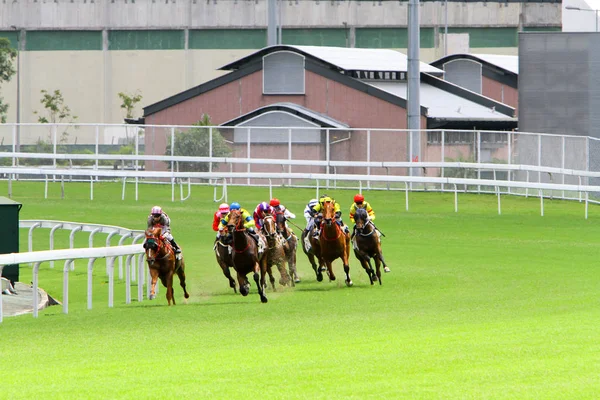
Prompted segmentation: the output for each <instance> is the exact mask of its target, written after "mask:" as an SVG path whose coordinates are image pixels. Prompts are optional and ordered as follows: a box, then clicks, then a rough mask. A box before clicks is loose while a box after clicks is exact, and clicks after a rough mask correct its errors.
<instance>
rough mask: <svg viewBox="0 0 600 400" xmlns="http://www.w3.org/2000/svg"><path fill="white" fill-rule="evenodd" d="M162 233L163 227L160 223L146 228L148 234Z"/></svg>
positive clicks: (158, 235) (156, 235)
mask: <svg viewBox="0 0 600 400" xmlns="http://www.w3.org/2000/svg"><path fill="white" fill-rule="evenodd" d="M160 235H162V227H161V226H160V225H154V226H152V227H150V228H148V229H146V236H155V237H160Z"/></svg>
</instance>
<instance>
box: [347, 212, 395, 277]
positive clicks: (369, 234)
mask: <svg viewBox="0 0 600 400" xmlns="http://www.w3.org/2000/svg"><path fill="white" fill-rule="evenodd" d="M354 221H355V222H356V234H355V236H354V241H355V242H356V246H354V255H355V256H356V258H357V259H358V261H360V264H361V265H362V267H363V268H364V269H365V271H366V272H367V274H368V275H369V279H370V281H371V285H372V284H373V283H374V282H375V281H379V284H380V285H381V264H382V263H383V266H384V270H385V271H386V272H389V268H388V266H387V265H386V263H385V260H384V259H383V252H382V251H381V241H380V240H379V235H378V234H377V230H376V229H375V225H373V222H371V221H369V217H368V214H367V210H365V209H364V208H357V209H356V213H355V214H354ZM371 258H373V259H375V268H376V269H377V273H375V271H374V270H373V266H372V264H371Z"/></svg>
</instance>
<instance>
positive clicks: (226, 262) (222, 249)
mask: <svg viewBox="0 0 600 400" xmlns="http://www.w3.org/2000/svg"><path fill="white" fill-rule="evenodd" d="M232 241H233V239H232V237H231V234H229V233H228V232H227V227H225V232H224V235H223V236H221V237H220V238H219V239H218V240H215V245H214V247H213V250H214V251H215V256H216V257H217V263H218V264H219V267H221V270H222V271H223V275H225V278H227V279H228V280H229V287H230V288H232V289H233V291H234V293H237V289H236V286H235V280H234V279H233V278H232V277H231V273H230V271H229V268H233V247H231V244H232Z"/></svg>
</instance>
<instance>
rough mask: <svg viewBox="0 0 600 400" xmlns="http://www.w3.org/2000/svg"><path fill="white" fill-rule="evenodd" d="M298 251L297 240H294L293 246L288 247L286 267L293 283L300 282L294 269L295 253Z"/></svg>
mask: <svg viewBox="0 0 600 400" xmlns="http://www.w3.org/2000/svg"><path fill="white" fill-rule="evenodd" d="M297 250H298V240H294V241H293V244H292V245H291V246H290V256H289V258H288V266H289V270H290V276H291V277H292V280H293V282H294V283H299V282H300V277H299V276H298V270H297V269H296V251H297Z"/></svg>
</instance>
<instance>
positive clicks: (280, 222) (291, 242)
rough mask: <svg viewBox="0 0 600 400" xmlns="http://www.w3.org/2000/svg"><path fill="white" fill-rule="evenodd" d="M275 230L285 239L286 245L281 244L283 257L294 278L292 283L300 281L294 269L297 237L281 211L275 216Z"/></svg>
mask: <svg viewBox="0 0 600 400" xmlns="http://www.w3.org/2000/svg"><path fill="white" fill-rule="evenodd" d="M276 222H277V231H278V232H279V233H280V234H281V236H282V237H283V238H284V239H285V241H286V243H287V246H283V250H284V251H285V257H286V258H287V262H288V269H289V271H290V276H291V277H292V278H293V279H294V283H298V282H300V278H299V277H298V272H297V270H296V249H297V248H298V238H297V237H296V235H295V234H294V232H293V231H292V230H291V229H290V228H289V227H288V226H287V224H286V223H285V216H284V215H283V213H278V214H277V217H276Z"/></svg>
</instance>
